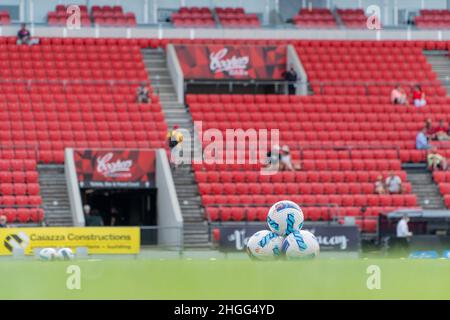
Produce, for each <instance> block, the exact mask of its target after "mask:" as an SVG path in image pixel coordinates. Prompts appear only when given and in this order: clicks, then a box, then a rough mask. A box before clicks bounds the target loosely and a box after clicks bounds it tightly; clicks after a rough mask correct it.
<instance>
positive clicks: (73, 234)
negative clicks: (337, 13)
mask: <svg viewBox="0 0 450 320" xmlns="http://www.w3.org/2000/svg"><path fill="white" fill-rule="evenodd" d="M62 247H66V248H71V249H73V250H75V249H76V248H77V247H86V248H87V249H88V253H89V254H137V253H139V250H140V229H139V228H138V227H84V228H83V227H72V228H71V227H51V228H46V227H41V228H0V255H10V254H12V251H13V249H14V248H23V249H24V251H25V254H28V255H31V254H33V249H35V248H62Z"/></svg>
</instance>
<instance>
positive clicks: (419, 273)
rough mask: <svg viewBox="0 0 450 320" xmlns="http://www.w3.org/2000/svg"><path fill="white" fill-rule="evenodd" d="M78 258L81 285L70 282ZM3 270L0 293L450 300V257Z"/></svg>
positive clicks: (96, 263)
mask: <svg viewBox="0 0 450 320" xmlns="http://www.w3.org/2000/svg"><path fill="white" fill-rule="evenodd" d="M70 265H77V266H79V267H80V271H81V290H69V289H67V287H66V281H67V279H68V277H69V276H70V275H69V274H67V273H66V272H67V267H68V266H70ZM370 265H377V266H379V268H380V270H381V289H380V290H369V289H368V288H367V286H366V281H367V279H368V277H369V274H367V268H368V266H370ZM0 274H1V275H2V276H1V277H0V288H1V289H0V299H450V260H400V259H376V260H373V259H368V260H363V259H317V260H314V261H297V262H287V261H275V262H254V261H247V260H93V261H89V260H81V261H71V262H62V261H54V262H40V261H31V260H30V261H9V260H7V261H5V260H3V261H1V263H0Z"/></svg>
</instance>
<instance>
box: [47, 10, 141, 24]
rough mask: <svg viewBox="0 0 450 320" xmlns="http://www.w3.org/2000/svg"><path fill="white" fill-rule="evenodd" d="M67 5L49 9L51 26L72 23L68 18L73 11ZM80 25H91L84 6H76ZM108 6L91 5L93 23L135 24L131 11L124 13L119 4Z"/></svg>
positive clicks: (48, 20) (48, 19)
mask: <svg viewBox="0 0 450 320" xmlns="http://www.w3.org/2000/svg"><path fill="white" fill-rule="evenodd" d="M68 7H69V6H67V7H66V6H64V5H57V7H56V9H55V11H51V12H49V13H48V14H47V22H48V24H49V25H53V26H66V25H67V24H70V23H73V22H72V20H71V19H70V17H71V15H73V13H74V11H73V10H70V11H68V10H67V8H68ZM78 8H79V9H80V10H79V16H80V25H81V26H91V16H90V15H89V13H88V11H87V7H86V6H78ZM110 8H111V7H110V6H104V7H100V6H93V7H92V21H93V23H94V24H97V25H102V26H118V27H131V26H136V16H135V14H134V13H133V12H127V13H124V12H123V10H122V7H121V6H114V7H113V9H110Z"/></svg>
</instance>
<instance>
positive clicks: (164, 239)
mask: <svg viewBox="0 0 450 320" xmlns="http://www.w3.org/2000/svg"><path fill="white" fill-rule="evenodd" d="M156 187H157V188H158V195H157V203H158V213H157V223H158V227H159V230H158V245H160V246H170V247H173V246H175V245H177V246H179V247H182V246H183V229H182V228H183V216H182V214H181V209H180V205H179V203H178V197H177V192H176V190H175V184H174V182H173V178H172V171H171V169H170V166H169V161H168V159H167V155H166V151H165V150H164V149H158V150H157V151H156ZM177 241H178V242H179V243H175V242H177Z"/></svg>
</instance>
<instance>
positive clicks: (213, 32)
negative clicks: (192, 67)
mask: <svg viewBox="0 0 450 320" xmlns="http://www.w3.org/2000/svg"><path fill="white" fill-rule="evenodd" d="M18 28H19V27H18V26H17V25H9V26H3V27H0V36H15V35H16V34H17V30H18ZM29 28H30V31H31V33H32V34H33V35H35V36H36V37H63V38H65V37H71V38H154V39H180V38H185V39H211V38H214V39H321V40H434V41H436V40H438V41H439V40H443V41H450V30H445V31H444V30H410V29H402V30H399V29H384V30H349V29H338V30H324V29H308V30H301V29H264V28H261V29H239V32H237V30H236V29H223V28H221V29H211V28H196V29H190V28H178V29H176V28H162V27H157V26H154V27H138V28H108V27H103V28H101V27H92V28H86V27H82V28H81V29H79V30H69V29H67V28H61V27H50V26H45V25H31V26H30V27H29Z"/></svg>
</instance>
